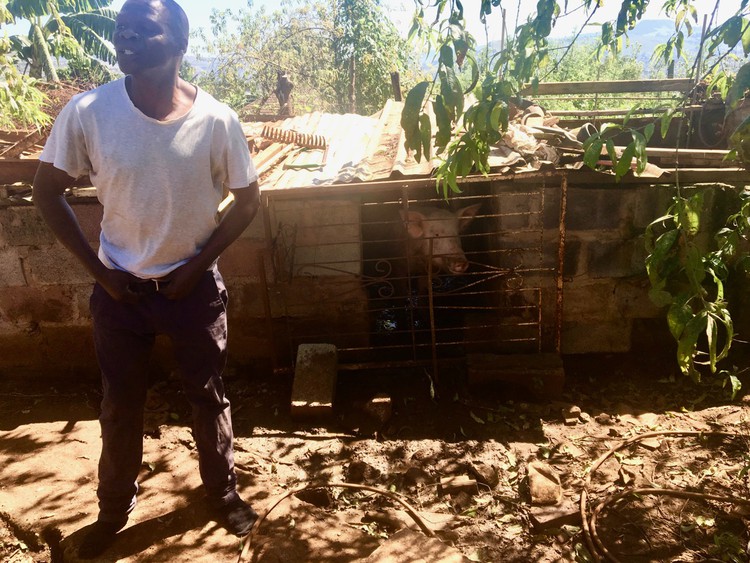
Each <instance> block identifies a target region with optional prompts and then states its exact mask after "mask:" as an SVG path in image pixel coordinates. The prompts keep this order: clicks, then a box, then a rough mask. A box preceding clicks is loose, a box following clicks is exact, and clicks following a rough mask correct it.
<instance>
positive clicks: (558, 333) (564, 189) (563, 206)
mask: <svg viewBox="0 0 750 563" xmlns="http://www.w3.org/2000/svg"><path fill="white" fill-rule="evenodd" d="M567 213H568V176H567V175H566V174H563V175H562V179H561V181H560V241H559V243H558V245H557V307H556V309H555V352H557V353H558V354H559V353H560V351H561V350H562V322H563V281H564V280H563V268H564V266H565V218H566V215H567Z"/></svg>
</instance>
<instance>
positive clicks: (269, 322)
mask: <svg viewBox="0 0 750 563" xmlns="http://www.w3.org/2000/svg"><path fill="white" fill-rule="evenodd" d="M256 259H257V261H258V275H259V276H260V283H261V287H262V288H263V291H262V292H261V293H262V294H263V311H264V312H265V314H266V331H267V332H268V339H269V340H270V341H271V367H272V369H273V373H277V372H278V369H279V363H278V358H277V357H276V352H277V350H278V346H277V344H278V343H277V342H276V338H275V337H274V330H273V312H272V310H271V298H270V297H269V296H268V291H269V289H270V288H269V287H268V276H266V260H265V256H264V255H263V251H262V250H258V252H257V253H256Z"/></svg>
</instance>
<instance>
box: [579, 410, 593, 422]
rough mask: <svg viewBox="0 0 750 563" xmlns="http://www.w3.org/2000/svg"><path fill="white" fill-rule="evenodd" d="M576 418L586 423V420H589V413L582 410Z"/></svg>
mask: <svg viewBox="0 0 750 563" xmlns="http://www.w3.org/2000/svg"><path fill="white" fill-rule="evenodd" d="M578 420H580V421H581V422H583V423H584V424H586V423H587V422H591V415H590V414H589V413H587V412H582V413H581V414H579V415H578Z"/></svg>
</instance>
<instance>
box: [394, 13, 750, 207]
mask: <svg viewBox="0 0 750 563" xmlns="http://www.w3.org/2000/svg"><path fill="white" fill-rule="evenodd" d="M414 1H415V8H416V10H415V15H414V19H413V23H412V27H411V30H410V33H409V38H410V40H413V39H414V38H421V39H422V40H423V41H425V42H427V43H428V45H429V47H430V49H434V52H435V53H436V54H437V63H438V66H437V70H436V71H435V73H434V76H433V79H432V81H430V82H428V83H424V82H423V83H420V84H418V85H417V86H416V87H414V88H413V89H412V91H411V92H410V93H409V95H407V98H406V101H405V106H404V110H403V119H402V124H403V126H404V134H405V137H406V140H405V146H406V148H407V150H411V151H413V153H414V156H415V158H417V160H420V159H421V157H422V156H425V157H426V158H430V157H431V156H432V155H433V154H434V155H436V156H437V162H438V166H437V169H436V172H435V176H436V179H437V185H438V189H439V191H441V192H442V193H443V195H444V196H445V197H447V196H448V194H449V193H451V192H457V191H459V186H458V181H457V180H458V178H460V177H464V176H466V175H468V174H470V173H481V174H487V173H488V172H489V168H488V157H489V153H490V147H491V146H492V145H493V144H495V143H497V142H498V141H499V140H500V139H501V138H502V134H503V133H504V132H505V131H506V130H507V127H508V115H509V108H510V107H511V105H512V104H513V103H514V102H517V101H518V99H519V94H520V92H521V91H522V90H523V89H524V87H525V86H526V85H527V84H530V85H531V86H532V90H533V88H534V87H535V86H536V85H537V84H538V83H539V82H540V81H541V80H543V79H544V77H545V73H549V72H550V67H552V70H554V68H556V67H557V66H559V65H560V60H557V61H553V60H552V57H551V51H552V50H553V48H552V45H551V43H550V39H549V37H550V34H551V33H552V31H553V29H554V28H555V26H556V25H557V24H558V22H559V21H560V20H562V16H564V15H567V14H565V13H563V9H566V10H568V12H572V11H574V10H578V9H583V10H584V11H585V12H586V13H587V14H588V16H589V17H588V20H587V22H588V21H591V19H592V17H593V15H594V14H596V12H597V10H598V9H599V7H600V4H601V2H598V1H595V0H582V2H581V6H572V5H569V4H568V3H567V2H565V3H560V2H557V1H556V0H539V1H538V2H537V4H536V12H535V13H534V14H533V15H532V16H530V17H529V18H528V19H527V21H525V22H523V23H521V24H520V25H518V26H517V27H516V29H515V31H514V32H513V33H512V34H510V35H509V36H508V37H507V38H505V37H504V41H503V42H502V44H501V48H500V49H499V50H498V51H497V52H494V53H489V52H486V53H484V54H483V56H478V55H477V52H476V42H475V40H474V38H473V37H472V36H471V34H469V33H468V32H467V29H466V19H465V13H464V6H463V4H462V3H461V1H460V0H436V1H433V2H431V1H429V0H414ZM605 1H606V0H605ZM610 1H615V0H610ZM695 4H696V3H695V2H694V1H691V0H666V1H665V2H664V4H663V8H662V10H663V12H664V14H665V15H666V16H667V17H669V18H671V19H673V21H674V22H675V31H674V34H673V35H672V36H671V37H668V38H667V40H666V42H665V43H664V44H663V45H662V46H660V47H659V48H657V49H656V56H657V58H658V57H662V58H664V60H666V61H669V60H672V58H673V57H675V58H681V57H682V58H684V57H685V40H686V38H687V37H689V36H690V35H691V34H693V33H694V32H695V30H697V29H699V27H700V26H698V25H697V24H698V12H697V10H696V7H695ZM647 5H648V0H623V1H622V2H620V9H619V12H618V15H617V18H616V19H615V20H613V21H608V22H605V23H603V24H602V25H601V33H600V37H599V46H598V52H599V54H600V56H604V55H605V54H609V56H617V55H619V54H620V53H621V51H622V47H623V42H624V41H625V40H626V39H627V33H628V31H630V30H632V29H633V28H634V27H635V26H636V25H637V23H638V22H639V21H640V20H641V19H642V18H643V15H644V13H645V9H646V6H647ZM500 8H501V1H500V0H483V1H482V2H481V4H480V6H479V13H478V18H479V20H480V21H481V22H482V23H483V24H484V25H485V26H489V25H490V24H489V22H488V16H489V15H490V14H491V13H493V10H497V9H500ZM428 16H429V17H428ZM498 21H499V20H498ZM578 35H580V31H579V32H578V34H576V36H575V37H578ZM706 38H707V41H706V47H705V57H704V58H705V59H706V60H708V59H709V58H710V57H716V56H717V54H718V53H719V52H720V51H721V50H722V49H724V50H725V51H726V52H731V51H732V50H733V49H736V48H741V49H742V52H743V53H744V55H745V56H746V57H747V56H748V55H750V10H748V0H742V2H741V5H740V6H739V8H738V10H737V12H736V14H735V15H733V16H732V17H730V18H729V19H727V20H726V21H724V22H721V23H718V24H717V23H716V22H713V21H712V24H711V25H710V26H709V28H708V30H707V34H706ZM574 41H575V39H573V42H574ZM571 46H572V43H571V45H569V46H568V48H567V49H565V51H564V52H565V54H568V53H569V52H570V51H571ZM487 48H489V45H488V47H487ZM480 55H482V54H480ZM724 56H726V55H721V56H720V57H718V58H719V60H721V58H723V57H724ZM715 66H716V65H713V66H712V67H710V68H708V69H706V70H705V72H703V73H702V74H700V71H701V69H698V68H696V65H694V66H693V68H692V69H690V70H689V77H691V78H696V79H698V78H711V79H712V84H713V85H714V86H715V85H717V84H723V85H724V87H725V89H728V88H729V87H730V86H731V83H732V79H731V77H729V76H727V74H725V73H722V72H716V69H715ZM745 68H750V67H747V66H746V67H745ZM738 78H739V76H738ZM735 84H740V85H741V86H740V88H742V87H744V85H745V84H744V80H738V81H737V82H735ZM742 91H743V92H744V89H743V90H742ZM468 94H471V96H467V95H468ZM686 99H687V98H686V97H680V98H675V99H674V100H673V101H672V103H671V105H670V106H669V107H665V109H664V113H663V116H662V117H661V118H660V120H659V121H660V123H655V124H653V125H650V126H649V127H648V128H646V129H645V130H634V129H630V128H629V127H628V126H627V119H626V123H624V124H620V125H619V126H610V127H609V128H605V130H604V131H602V132H601V133H600V134H599V135H597V136H596V138H593V139H590V140H589V142H588V144H587V146H586V147H585V148H586V155H585V159H584V160H585V163H586V164H587V165H588V166H590V167H592V168H594V167H596V166H598V165H599V163H600V158H599V157H600V155H601V151H603V150H606V154H607V155H608V156H609V158H610V160H611V162H612V163H613V167H614V168H613V171H614V172H615V174H616V176H617V177H618V178H620V177H621V176H623V175H624V174H625V173H627V172H628V171H629V170H630V169H631V168H633V167H634V168H635V169H636V172H640V171H643V169H644V167H645V165H646V162H647V160H646V142H647V141H648V139H649V138H650V136H651V135H652V134H653V132H654V129H655V128H656V127H657V125H658V131H659V132H661V134H662V136H663V135H665V134H666V131H667V130H668V129H669V125H670V122H671V120H672V119H673V118H674V117H675V116H678V115H680V108H681V107H682V106H683V105H684V102H685V101H686ZM464 100H470V101H468V102H465V101H464ZM465 103H466V107H464V106H465ZM428 108H429V109H431V110H432V112H431V113H432V114H433V115H434V125H435V126H436V130H435V134H434V138H433V141H432V142H431V143H427V142H426V139H428V138H429V137H430V136H432V128H433V121H432V119H431V118H430V117H429V116H430V112H428V111H427V110H428ZM745 125H747V124H745ZM622 131H630V133H631V137H632V140H631V142H630V143H629V144H628V145H627V146H626V147H625V148H624V150H623V152H622V154H617V153H616V152H615V150H614V145H613V144H612V139H613V137H614V135H615V134H617V133H621V132H622ZM749 131H750V130H749ZM743 138H745V137H743ZM735 144H736V143H735ZM740 146H741V147H744V148H742V149H741V151H742V152H738V153H737V154H738V156H741V155H743V154H746V153H747V144H742V143H740ZM632 163H634V166H633V164H632Z"/></svg>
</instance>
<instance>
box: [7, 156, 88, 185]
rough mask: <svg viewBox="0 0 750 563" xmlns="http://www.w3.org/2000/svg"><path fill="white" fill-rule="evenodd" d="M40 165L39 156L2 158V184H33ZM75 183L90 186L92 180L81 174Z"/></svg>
mask: <svg viewBox="0 0 750 563" xmlns="http://www.w3.org/2000/svg"><path fill="white" fill-rule="evenodd" d="M38 167H39V159H38V158H0V184H15V183H22V184H32V183H33V182H34V176H35V175H36V169H37V168H38ZM73 185H74V186H90V185H91V180H90V179H89V177H88V176H81V177H80V178H78V179H77V180H75V181H74V182H73Z"/></svg>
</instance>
